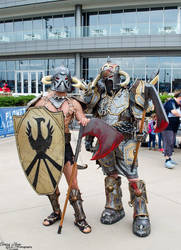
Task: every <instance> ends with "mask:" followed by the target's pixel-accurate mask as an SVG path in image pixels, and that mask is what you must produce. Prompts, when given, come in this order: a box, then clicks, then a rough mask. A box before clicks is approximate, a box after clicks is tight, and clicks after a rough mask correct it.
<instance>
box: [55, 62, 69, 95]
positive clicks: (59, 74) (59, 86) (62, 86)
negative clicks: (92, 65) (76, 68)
mask: <svg viewBox="0 0 181 250" xmlns="http://www.w3.org/2000/svg"><path fill="white" fill-rule="evenodd" d="M51 90H55V91H58V92H67V93H70V92H71V91H72V83H71V75H70V71H69V69H68V68H66V67H64V66H60V67H58V68H56V69H55V73H54V75H53V78H52V85H51Z"/></svg>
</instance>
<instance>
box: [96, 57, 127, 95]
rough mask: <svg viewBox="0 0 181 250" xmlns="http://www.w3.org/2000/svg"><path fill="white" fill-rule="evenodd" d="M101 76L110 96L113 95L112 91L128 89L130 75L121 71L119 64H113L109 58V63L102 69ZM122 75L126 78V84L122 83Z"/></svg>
mask: <svg viewBox="0 0 181 250" xmlns="http://www.w3.org/2000/svg"><path fill="white" fill-rule="evenodd" d="M99 74H100V79H102V82H103V83H104V85H105V88H106V90H107V93H108V94H109V93H111V91H116V90H119V89H120V88H121V87H126V86H127V85H128V83H129V81H130V77H129V75H128V74H127V73H126V72H124V71H121V70H120V67H119V65H118V64H113V63H111V60H110V58H109V57H108V59H107V63H106V64H104V65H103V66H102V67H101V69H100V73H99ZM121 75H123V76H124V77H125V78H126V79H125V81H124V82H120V76H121Z"/></svg>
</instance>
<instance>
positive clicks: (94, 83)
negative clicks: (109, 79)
mask: <svg viewBox="0 0 181 250" xmlns="http://www.w3.org/2000/svg"><path fill="white" fill-rule="evenodd" d="M100 79H101V75H100V74H98V75H97V76H96V78H95V79H94V80H93V81H92V82H91V85H90V87H91V88H95V86H96V84H97V82H98V81H99V80H100Z"/></svg>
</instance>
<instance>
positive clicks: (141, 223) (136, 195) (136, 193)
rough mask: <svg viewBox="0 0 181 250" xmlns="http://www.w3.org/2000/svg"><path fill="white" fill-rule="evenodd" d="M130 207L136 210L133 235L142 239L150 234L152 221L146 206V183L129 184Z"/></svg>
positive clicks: (134, 182)
mask: <svg viewBox="0 0 181 250" xmlns="http://www.w3.org/2000/svg"><path fill="white" fill-rule="evenodd" d="M129 191H130V199H131V201H130V202H129V205H130V206H131V207H133V208H134V214H133V233H134V234H136V235H137V236H140V237H145V236H147V235H149V234H150V227H151V226H150V220H149V214H148V210H147V206H146V204H147V203H148V200H147V194H146V187H145V183H144V182H143V181H142V180H138V181H131V182H130V183H129Z"/></svg>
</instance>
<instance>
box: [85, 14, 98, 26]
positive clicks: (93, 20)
mask: <svg viewBox="0 0 181 250" xmlns="http://www.w3.org/2000/svg"><path fill="white" fill-rule="evenodd" d="M87 16H88V23H89V26H97V25H98V23H99V21H98V13H97V12H92V13H88V15H87Z"/></svg>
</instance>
